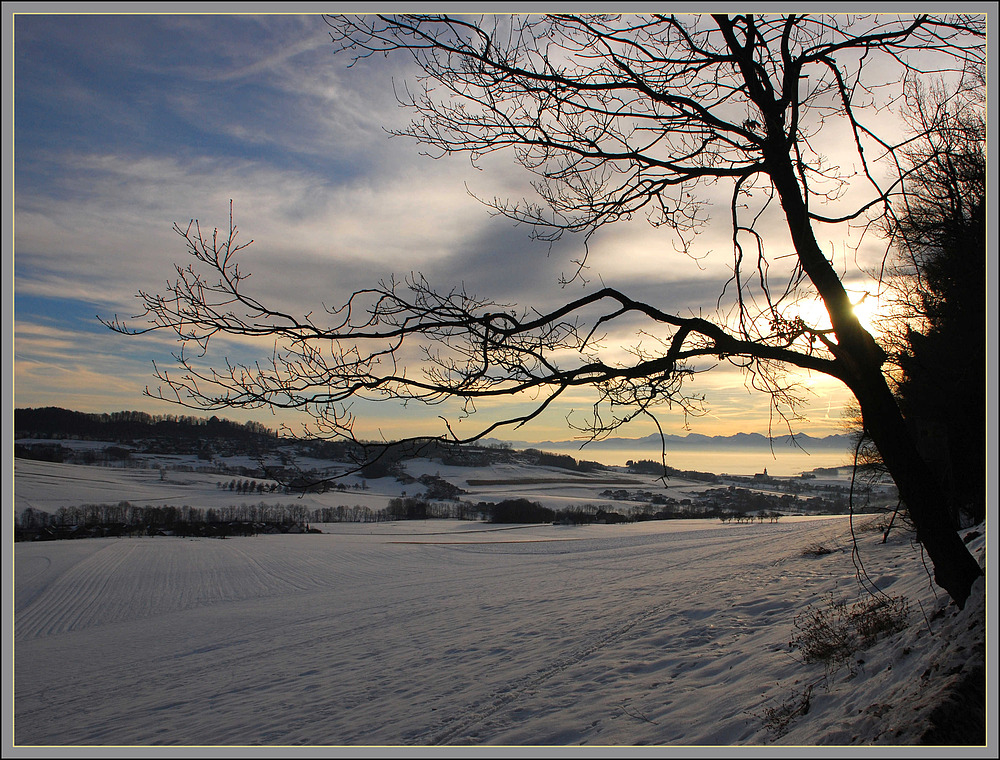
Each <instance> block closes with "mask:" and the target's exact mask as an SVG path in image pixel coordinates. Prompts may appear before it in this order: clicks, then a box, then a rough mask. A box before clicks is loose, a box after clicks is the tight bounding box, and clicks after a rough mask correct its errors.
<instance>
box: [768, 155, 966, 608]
mask: <svg viewBox="0 0 1000 760" xmlns="http://www.w3.org/2000/svg"><path fill="white" fill-rule="evenodd" d="M769 167H770V169H771V177H772V180H773V181H774V184H775V187H776V189H777V190H778V194H779V196H780V197H781V203H782V206H783V207H784V210H785V214H786V218H787V219H788V226H789V230H790V232H791V234H792V240H793V242H794V244H795V248H796V252H797V253H798V257H799V261H801V262H802V267H803V269H804V270H805V272H806V274H807V275H808V276H809V278H810V279H811V280H812V281H813V283H814V284H815V285H816V289H817V290H818V291H819V293H820V296H821V297H822V298H823V302H824V303H825V304H826V307H827V311H828V313H829V314H830V321H831V323H832V325H833V328H834V332H835V334H836V336H837V343H836V344H831V345H830V350H831V351H833V353H834V355H835V357H836V359H837V363H838V364H839V365H840V369H841V379H842V380H843V381H844V382H845V383H846V384H847V386H848V387H849V388H850V389H851V391H852V392H853V393H854V395H855V397H856V398H857V400H858V403H859V404H860V405H861V413H862V416H863V419H864V425H865V428H866V429H867V430H868V432H869V433H870V434H871V437H872V440H873V441H874V442H875V445H876V446H877V447H878V450H879V452H880V453H881V455H882V460H883V461H884V462H885V466H886V469H887V470H888V471H889V474H890V475H891V476H892V479H893V480H894V481H895V483H896V487H897V488H898V489H899V495H900V498H901V499H902V500H903V502H904V503H905V504H906V507H907V510H908V512H909V515H910V518H911V520H912V521H913V524H914V526H916V529H917V538H918V540H919V541H920V542H921V543H922V544H923V546H924V548H925V549H926V550H927V554H928V555H929V556H930V558H931V562H932V563H933V565H934V580H935V582H936V583H937V584H938V585H939V586H941V588H943V589H944V590H945V591H947V592H948V594H949V595H950V596H951V598H952V599H953V600H954V602H955V603H956V604H957V605H958V606H959V607H960V608H961V607H964V606H965V602H966V600H967V599H968V598H969V594H970V593H971V591H972V584H973V583H974V582H975V581H976V579H977V578H978V577H979V576H981V575H982V574H983V571H982V569H981V568H980V567H979V563H978V562H976V560H975V558H974V557H973V556H972V554H971V553H970V552H969V549H968V547H967V546H966V545H965V544H964V543H963V542H962V539H961V538H960V537H959V535H958V532H957V530H956V526H955V525H954V524H953V523H952V520H951V516H950V511H949V508H948V500H947V498H946V497H945V492H944V489H943V488H942V487H941V485H940V483H938V482H937V479H936V477H935V476H934V474H933V472H932V470H931V468H930V467H929V466H928V465H927V463H926V462H925V461H924V459H923V457H922V456H921V454H920V452H919V450H918V449H917V446H916V444H915V443H914V441H913V436H912V433H911V431H910V429H909V427H908V426H907V424H906V422H905V421H904V420H903V415H902V413H901V412H900V410H899V405H898V404H897V402H896V399H895V397H894V396H893V395H892V391H891V390H890V389H889V385H888V383H887V381H886V378H885V375H884V374H883V372H882V364H883V362H884V361H885V354H884V352H883V351H882V349H881V348H880V347H879V346H878V344H877V343H876V342H875V339H874V338H872V336H871V335H870V334H869V333H868V332H867V331H866V330H865V329H864V328H863V327H862V325H861V323H860V321H859V320H858V318H857V316H856V315H855V314H854V310H853V308H852V306H851V303H850V299H849V297H848V295H847V291H846V290H845V289H844V286H843V283H842V282H841V280H840V278H839V277H837V275H836V272H835V271H834V269H833V267H832V265H831V264H830V262H829V261H828V260H827V259H826V257H825V256H824V255H823V252H822V250H821V249H820V247H819V245H818V244H817V242H816V239H815V236H814V234H813V230H812V225H811V224H810V222H809V215H808V212H807V209H806V207H805V204H804V203H803V201H802V195H801V193H800V190H799V186H798V182H797V181H796V179H795V176H794V173H793V170H792V166H791V164H790V162H789V161H788V159H787V154H782V153H781V152H780V151H779V152H776V153H775V154H774V155H773V158H771V159H770V160H769Z"/></svg>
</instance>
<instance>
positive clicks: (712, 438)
mask: <svg viewBox="0 0 1000 760" xmlns="http://www.w3.org/2000/svg"><path fill="white" fill-rule="evenodd" d="M663 441H664V442H665V443H666V447H667V449H668V450H670V449H671V448H681V447H683V448H688V449H715V448H755V449H758V448H759V449H770V448H771V447H772V446H773V447H774V448H775V449H793V448H798V447H800V448H802V449H805V450H806V451H811V450H814V449H847V448H849V447H850V445H851V438H850V436H847V435H827V436H821V437H814V436H811V435H807V434H806V433H799V434H797V435H795V436H794V438H793V436H790V435H776V436H774V437H772V438H768V437H767V436H766V435H762V434H761V433H735V434H733V435H702V434H701V433H688V434H687V435H665V436H664V437H663ZM484 443H486V442H485V441H484ZM503 443H506V444H508V445H510V446H512V447H513V448H515V449H529V448H531V449H546V448H552V449H579V448H580V445H581V444H582V443H583V442H582V441H572V440H570V441H542V442H541V443H529V442H526V441H503ZM589 448H597V449H646V448H649V449H657V450H659V448H660V436H659V435H656V434H653V435H647V436H645V437H643V438H607V439H605V440H603V441H594V442H592V443H588V444H587V446H586V449H589ZM586 449H585V450H586Z"/></svg>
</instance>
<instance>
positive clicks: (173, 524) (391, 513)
mask: <svg viewBox="0 0 1000 760" xmlns="http://www.w3.org/2000/svg"><path fill="white" fill-rule="evenodd" d="M728 507H731V505H722V504H702V505H694V504H690V503H689V504H686V505H676V504H669V505H660V506H659V509H656V510H651V509H631V510H624V511H617V510H615V509H613V508H612V507H611V506H610V505H603V506H595V505H583V506H574V507H568V508H565V509H561V510H555V509H551V508H549V507H545V506H543V505H541V504H539V503H538V502H534V501H530V500H528V499H523V498H522V499H505V500H503V501H500V502H498V503H491V502H483V501H480V502H478V503H471V502H467V501H434V500H428V499H425V498H423V497H420V496H409V497H407V496H401V497H398V498H393V499H390V500H389V503H388V505H387V506H386V507H385V508H384V509H372V508H371V507H368V506H361V505H354V506H346V505H340V506H336V507H315V508H309V507H307V506H306V505H304V504H295V503H293V504H265V503H263V502H261V503H258V504H240V505H229V506H223V507H209V508H201V507H191V506H188V505H183V506H179V507H178V506H170V505H160V506H148V505H138V504H132V503H130V502H128V501H120V502H118V503H117V504H84V505H79V506H65V507H60V508H59V509H57V510H56V511H55V512H54V513H49V512H45V511H43V510H39V509H35V508H33V507H28V508H26V509H25V510H24V511H22V512H21V514H20V515H19V516H18V517H17V518H16V519H15V523H14V530H15V536H16V538H17V540H32V539H35V538H45V537H48V538H68V537H71V536H85V535H86V536H121V535H156V534H158V533H161V532H170V533H176V534H177V535H205V534H206V532H205V530H204V529H205V528H206V527H207V526H213V531H212V532H214V533H218V528H219V526H229V530H228V531H227V533H228V534H230V535H231V534H233V533H234V532H236V533H244V534H250V533H256V532H261V531H262V530H263V529H264V528H265V527H267V526H284V527H285V528H286V529H287V527H288V526H291V525H296V526H308V525H309V524H311V523H338V522H388V521H394V520H427V519H459V520H482V521H485V522H491V523H505V524H510V523H525V524H530V523H548V522H561V523H571V524H584V523H593V522H606V523H622V522H636V521H644V520H668V519H679V518H680V519H683V518H692V517H702V518H720V519H724V520H731V519H734V518H735V517H737V516H745V515H746V514H747V513H746V512H745V511H742V512H741V511H738V510H733V509H731V508H728ZM776 514H780V513H777V512H774V511H773V510H771V511H767V515H768V516H772V515H776ZM244 528H245V529H244ZM251 529H252V530H251Z"/></svg>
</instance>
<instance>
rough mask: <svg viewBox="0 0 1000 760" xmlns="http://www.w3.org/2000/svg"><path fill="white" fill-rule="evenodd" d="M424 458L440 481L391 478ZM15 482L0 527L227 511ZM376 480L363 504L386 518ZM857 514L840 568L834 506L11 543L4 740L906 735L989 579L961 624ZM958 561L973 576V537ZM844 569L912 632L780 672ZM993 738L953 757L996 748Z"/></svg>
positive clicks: (145, 743)
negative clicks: (893, 599) (9, 701)
mask: <svg viewBox="0 0 1000 760" xmlns="http://www.w3.org/2000/svg"><path fill="white" fill-rule="evenodd" d="M431 466H433V467H435V469H434V471H433V472H431V474H436V473H437V472H438V470H440V471H441V472H440V474H441V475H442V476H446V475H448V476H452V477H454V476H455V475H456V474H455V473H446V472H444V470H443V468H441V467H437V466H436V465H433V463H430V464H424V465H415V466H414V467H415V468H416V469H417V470H419V468H420V467H425V468H426V467H431ZM463 472H464V475H465V477H466V478H467V479H471V480H488V479H491V478H492V479H500V477H501V476H500V475H498V474H497V473H496V472H495V471H494V472H489V471H478V472H471V473H470V472H469V471H463ZM533 472H534V475H535V476H536V477H537V476H538V475H539V473H538V472H537V471H533ZM411 473H412V474H420V473H419V472H418V471H415V470H411ZM507 474H509V475H511V476H512V479H513V476H515V475H516V476H524V475H525V473H523V472H520V473H507ZM15 477H16V492H15V508H16V509H18V510H19V509H23V508H24V507H26V506H34V507H35V508H38V509H44V510H48V511H51V510H54V509H56V508H58V506H59V505H66V504H69V503H78V504H82V503H88V502H115V501H117V500H119V499H128V500H129V501H132V502H133V503H138V501H139V500H146V501H148V503H153V504H159V503H174V504H179V503H189V504H191V505H192V506H199V507H210V506H213V505H215V504H221V503H223V502H222V501H220V500H226V503H229V502H231V501H232V500H233V498H234V496H233V494H231V493H223V492H220V489H217V488H216V481H217V480H219V479H220V476H211V475H204V474H199V473H178V472H167V474H166V481H160V480H159V477H160V473H159V472H156V471H151V470H114V469H111V468H101V467H84V466H71V465H54V464H48V463H40V462H24V461H22V460H18V461H17V463H16V466H15ZM605 477H607V476H605ZM648 481H649V479H648V478H647V479H646V482H647V483H648ZM389 482H390V481H389V480H388V479H384V480H381V481H378V482H372V483H371V485H372V488H373V491H374V493H368V494H367V495H366V496H365V498H368V499H370V500H371V503H372V504H375V503H376V502H378V501H379V500H383V501H385V500H387V499H388V498H390V496H391V495H393V493H395V491H394V490H393V489H395V488H396V485H393V486H389ZM383 485H385V486H386V488H387V489H388V490H380V488H381V486H383ZM397 485H398V484H397ZM376 486H377V487H376ZM605 487H607V486H606V485H592V486H591V491H590V493H591V495H593V494H596V493H597V492H598V491H599V490H601V489H603V488H605ZM682 487H683V488H687V487H694V486H693V485H692V484H688V485H678V488H682ZM702 487H704V486H702ZM580 488H581V489H582V490H581V491H580V493H579V494H576V495H575V496H574V497H573V498H574V499H575V498H577V496H582V495H585V489H584V487H583V486H581V487H580ZM484 490H486V489H485V488H484ZM494 490H495V491H497V493H501V494H503V498H506V497H507V496H510V495H513V493H514V492H513V491H512V490H511V488H506V490H505V489H504V487H495V488H494ZM543 490H544V489H542V488H540V487H538V486H533V487H530V488H529V487H526V488H524V489H521V490H518V491H517V494H516V495H518V496H521V495H524V493H531V494H537V493H541V492H542V491H543ZM546 493H548V495H549V496H551V497H552V499H554V500H558V499H560V498H562V496H563V495H564V494H563V495H561V494H560V492H559V491H558V489H555V490H554V491H548V490H546ZM338 496H339V498H340V499H341V501H343V499H344V496H343V494H339V495H337V494H322V495H310V496H308V497H305V498H306V499H308V500H310V501H308V505H309V506H310V507H312V506H314V505H315V504H324V503H325V504H329V503H336V502H335V501H334V502H321V501H318V500H322V499H326V498H335V497H338ZM362 496H363V494H362V493H361V492H357V491H351V492H349V494H348V495H347V499H348V500H352V499H354V498H355V497H358V499H359V500H360V499H361V498H362ZM236 498H237V499H238V498H239V497H236ZM246 498H247V499H250V500H253V501H257V500H258V499H265V500H266V499H278V500H284V501H286V502H287V501H288V499H289V498H290V497H288V496H280V495H261V496H257V495H254V496H248V497H246ZM468 498H474V499H476V498H480V496H479V494H475V495H472V496H470V497H468ZM352 503H360V501H359V502H352ZM874 521H875V518H873V517H855V518H854V520H853V531H854V535H856V536H857V554H856V555H855V553H854V552H852V547H853V542H852V523H851V519H850V518H848V517H846V516H841V517H822V518H818V517H800V518H787V517H786V518H782V519H781V520H780V521H779V522H777V523H763V524H734V523H727V524H723V523H721V522H720V521H718V520H678V521H657V522H646V523H635V524H626V525H588V526H554V525H535V526H493V525H489V524H485V523H480V522H469V521H452V520H428V521H414V522H394V523H337V524H325V525H320V526H317V527H319V528H320V529H322V530H323V531H324V532H323V533H322V534H307V535H266V536H256V537H253V538H234V539H226V540H218V539H181V538H170V537H157V538H121V539H82V540H78V541H55V542H36V543H17V544H14V545H13V547H12V553H13V570H14V572H13V600H12V604H11V607H12V608H13V613H14V616H13V626H12V628H13V643H14V668H13V698H14V699H13V719H14V720H13V724H14V728H13V745H14V746H13V749H14V750H15V751H16V752H22V753H23V752H28V751H29V748H31V747H34V746H49V747H53V746H54V747H58V748H60V750H61V751H63V752H67V751H69V749H70V748H74V747H81V746H91V745H115V746H128V747H132V748H133V750H132V752H133V754H134V753H135V752H136V751H137V749H136V748H149V747H152V746H167V747H183V746H191V745H200V746H201V747H210V748H219V747H229V746H241V747H268V748H272V749H273V748H288V747H299V748H301V747H306V746H317V747H318V746H328V747H344V746H347V747H353V748H365V747H386V746H389V747H402V746H406V747H410V748H413V747H425V746H430V745H460V746H466V747H468V746H470V745H488V746H491V747H494V748H497V747H516V746H523V745H531V746H534V747H536V748H541V750H544V749H550V750H551V749H552V748H555V747H563V746H576V747H577V748H578V750H579V748H580V747H581V746H588V747H594V748H608V747H612V748H618V749H619V750H620V749H622V748H626V747H628V748H635V747H637V746H639V745H659V746H661V747H662V746H663V745H667V746H669V747H671V748H678V747H684V748H692V749H700V748H705V747H715V748H718V747H729V748H743V749H753V748H763V749H762V751H766V753H767V754H775V753H777V752H779V751H780V750H781V749H782V748H788V747H794V746H799V745H810V746H813V745H816V746H827V747H835V746H847V745H850V746H852V747H854V748H853V749H852V750H851V751H852V752H858V751H863V750H859V749H858V747H861V746H863V745H871V746H876V747H891V746H898V745H912V744H914V743H916V742H918V741H919V739H920V735H921V734H922V733H923V731H924V730H926V729H927V727H928V726H929V723H928V720H929V714H930V711H931V710H932V709H933V707H934V705H935V703H936V702H937V701H938V700H939V698H940V696H941V693H942V690H944V689H946V687H949V686H953V685H954V683H955V682H956V681H957V680H958V679H960V678H961V677H962V675H964V673H965V672H966V671H967V670H968V669H969V668H970V667H971V666H972V665H973V664H974V663H975V662H976V659H975V657H972V656H971V655H973V654H974V653H975V652H976V651H980V650H982V648H983V647H985V630H984V626H983V622H982V618H983V617H984V615H985V613H984V609H985V582H984V581H980V582H979V583H978V584H977V586H976V588H975V590H974V595H973V597H972V598H971V599H970V602H969V604H968V605H967V606H966V609H965V610H963V611H958V610H957V608H956V607H955V606H954V605H951V604H949V603H948V600H947V598H946V597H945V596H944V595H943V593H942V592H941V591H940V589H937V587H935V586H934V585H933V584H932V583H931V582H930V580H929V578H928V576H927V574H926V571H925V569H924V560H923V558H922V557H921V552H920V547H919V545H917V544H915V543H914V542H913V541H912V540H911V539H912V536H910V535H907V534H906V533H904V532H902V531H894V532H893V534H892V535H891V537H890V539H889V541H888V542H887V543H885V544H883V543H881V540H882V534H881V532H880V531H878V530H874V529H872V526H873V523H874ZM978 532H979V533H985V530H984V529H983V528H982V526H980V528H979V529H978ZM969 546H970V548H971V550H972V551H973V553H974V555H975V556H976V557H977V558H978V559H979V560H980V562H981V563H982V564H984V565H985V552H986V539H985V536H983V535H980V536H978V537H975V538H973V539H971V542H970V544H969ZM818 547H823V548H824V550H829V551H828V552H827V553H822V552H817V551H815V550H816V549H817V548H818ZM859 560H860V563H863V568H864V571H865V576H860V577H866V578H867V579H870V580H869V581H866V583H871V582H874V583H875V584H877V585H878V587H879V588H880V589H881V590H882V591H884V592H885V593H886V594H889V595H892V596H904V597H905V598H906V599H907V600H908V602H909V606H910V616H909V624H908V625H907V626H906V628H905V629H904V630H902V631H900V632H898V633H894V634H892V635H890V636H889V637H887V638H885V639H883V640H882V641H880V642H878V643H877V644H875V645H874V646H873V647H871V648H869V649H867V650H864V651H860V652H859V653H858V654H857V656H856V658H854V659H853V660H852V661H851V662H850V663H848V664H845V665H843V666H840V667H838V668H829V667H827V666H825V665H824V664H823V663H811V664H806V663H804V662H803V661H802V658H801V656H800V653H799V652H798V651H797V650H795V649H793V648H791V647H790V646H789V641H790V640H791V639H792V637H793V635H794V633H795V628H794V620H795V617H796V615H797V614H799V613H800V612H802V611H803V610H804V609H805V608H806V607H807V605H814V606H817V607H822V606H824V605H825V604H827V603H828V602H829V600H830V599H842V600H845V601H848V602H854V601H857V600H858V599H861V598H863V596H864V594H863V592H862V588H861V585H860V582H859V570H858V566H859ZM984 580H985V579H984ZM992 646H993V642H990V647H991V648H992ZM977 647H978V648H979V649H978V650H977ZM992 654H993V652H992V649H991V658H990V660H989V666H990V668H991V670H990V672H989V676H990V677H989V678H988V682H989V684H990V687H989V688H990V689H991V693H990V704H995V692H994V691H992V690H993V689H995V683H996V678H995V675H996V670H995V667H996V666H995V660H994V659H993V658H992ZM859 660H860V661H861V662H859ZM806 693H808V694H809V709H808V712H806V713H805V714H803V715H797V716H794V717H793V718H792V719H791V720H790V721H789V723H788V726H787V730H786V731H785V732H784V733H780V732H777V731H775V730H773V725H774V720H771V721H770V723H769V722H768V720H767V717H768V715H771V716H774V715H782V714H787V713H789V712H792V711H794V708H796V707H798V706H801V704H802V703H803V695H804V694H806ZM769 711H770V712H769ZM769 726H770V727H769ZM990 731H991V733H990V743H989V746H988V747H985V748H972V749H964V750H960V751H959V752H960V753H965V754H966V755H968V756H977V757H978V756H983V757H987V756H992V757H995V756H996V734H995V727H993V726H991V727H990ZM538 751H540V750H536V753H537V752H538ZM661 751H662V750H661ZM908 751H909V752H911V753H912V752H913V751H914V749H913V748H912V747H911V748H910V749H909V750H908ZM955 752H956V751H955V750H949V754H954V753H955ZM282 753H283V754H282ZM290 753H291V750H288V749H284V750H282V751H279V752H277V754H279V755H281V756H287V755H288V754H290ZM713 754H714V755H718V754H720V751H719V750H718V749H716V750H715V751H714V753H713ZM5 756H7V752H6V751H5ZM11 756H14V755H13V754H12V755H11Z"/></svg>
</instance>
